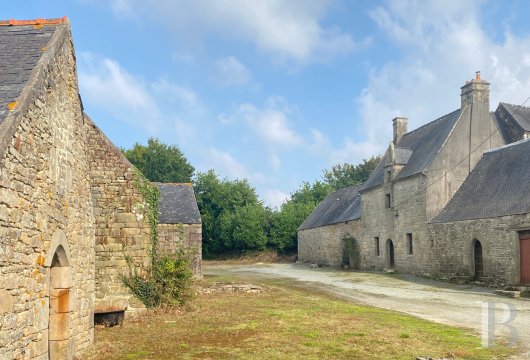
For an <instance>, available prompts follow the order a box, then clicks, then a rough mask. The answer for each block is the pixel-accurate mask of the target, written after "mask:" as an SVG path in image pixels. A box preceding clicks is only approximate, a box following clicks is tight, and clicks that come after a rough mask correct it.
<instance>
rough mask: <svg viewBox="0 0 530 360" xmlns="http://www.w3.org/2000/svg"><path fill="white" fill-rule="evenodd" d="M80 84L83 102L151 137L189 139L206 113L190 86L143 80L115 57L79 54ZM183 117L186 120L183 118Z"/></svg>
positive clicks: (195, 132) (189, 140)
mask: <svg viewBox="0 0 530 360" xmlns="http://www.w3.org/2000/svg"><path fill="white" fill-rule="evenodd" d="M78 63H79V87H80V92H81V95H82V96H83V100H84V101H85V104H86V105H87V106H89V107H91V108H98V109H101V110H103V111H105V112H107V113H109V114H110V115H111V116H112V117H114V118H115V119H117V120H119V121H121V122H123V123H126V124H130V125H134V126H136V127H139V128H141V129H143V130H146V131H147V132H148V134H149V135H150V136H162V137H164V135H168V129H170V130H171V132H170V134H172V135H173V136H170V138H173V137H175V136H176V138H177V139H178V141H179V144H184V143H186V142H192V141H193V138H194V137H195V136H196V135H197V130H196V126H197V124H196V122H197V119H200V117H201V116H203V114H204V113H205V111H206V110H205V108H204V107H203V106H202V104H201V102H200V99H199V97H198V96H197V94H196V93H195V92H194V91H193V89H191V88H189V87H186V86H183V85H179V84H175V83H172V82H170V81H168V80H166V79H160V80H158V81H155V82H146V81H144V80H143V79H142V78H141V77H139V76H137V75H135V74H132V73H130V72H129V71H127V70H126V69H124V68H123V67H122V66H121V65H120V64H119V63H118V62H117V61H116V60H113V59H109V58H106V57H103V56H97V55H94V54H92V53H87V52H84V53H83V52H82V53H80V54H79V55H78ZM184 119H185V120H184Z"/></svg>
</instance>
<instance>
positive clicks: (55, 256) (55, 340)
mask: <svg viewBox="0 0 530 360" xmlns="http://www.w3.org/2000/svg"><path fill="white" fill-rule="evenodd" d="M45 266H48V267H49V271H50V272H49V274H50V285H49V299H50V315H49V321H48V354H49V359H50V360H55V359H72V358H73V355H72V350H71V347H70V345H69V343H70V341H69V340H70V288H71V287H72V284H71V275H70V252H69V250H68V244H67V242H66V235H65V234H64V232H62V231H60V230H59V231H57V232H56V233H55V234H54V235H53V238H52V243H51V245H50V252H49V253H48V256H47V259H46V262H45Z"/></svg>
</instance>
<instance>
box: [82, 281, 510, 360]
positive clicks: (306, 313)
mask: <svg viewBox="0 0 530 360" xmlns="http://www.w3.org/2000/svg"><path fill="white" fill-rule="evenodd" d="M208 280H210V281H212V280H214V281H218V280H219V278H215V277H213V278H210V279H207V281H208ZM226 280H233V281H236V282H237V281H239V282H244V283H248V282H249V281H248V280H247V279H243V278H235V277H234V278H232V279H227V278H226V276H225V277H223V281H226ZM265 285H267V286H268V287H269V290H268V291H266V292H264V293H260V294H242V293H222V294H219V293H217V294H202V295H198V296H197V297H196V298H195V300H194V303H193V309H190V310H187V311H184V312H181V313H174V314H170V313H167V312H166V313H158V314H149V316H146V317H144V318H143V320H142V321H141V322H137V323H126V324H125V325H124V326H123V327H122V328H120V327H115V328H109V329H96V334H95V338H96V340H95V344H94V345H93V346H92V347H91V349H89V350H88V351H87V353H85V354H84V358H85V357H86V358H88V359H414V358H415V357H416V356H432V357H448V358H454V359H502V358H506V357H507V356H508V355H509V354H513V350H511V349H506V348H504V347H502V346H499V347H496V348H493V349H482V348H481V346H480V339H479V338H478V337H477V336H476V335H475V334H472V333H470V332H469V331H467V330H465V329H459V328H454V327H449V326H445V325H440V324H435V323H432V322H429V321H425V320H421V319H418V318H415V317H412V316H407V315H403V314H401V313H397V312H392V311H388V310H383V309H378V308H373V307H367V306H360V305H355V304H351V303H348V302H346V301H342V300H337V299H334V298H332V297H330V296H328V295H325V294H320V293H315V292H310V291H308V290H304V289H299V288H297V287H296V286H295V285H294V283H292V282H290V281H289V280H275V281H268V282H265Z"/></svg>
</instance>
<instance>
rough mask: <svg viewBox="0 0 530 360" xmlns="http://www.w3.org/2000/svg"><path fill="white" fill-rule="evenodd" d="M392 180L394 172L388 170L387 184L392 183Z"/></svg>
mask: <svg viewBox="0 0 530 360" xmlns="http://www.w3.org/2000/svg"><path fill="white" fill-rule="evenodd" d="M391 180H392V171H390V170H388V171H387V172H386V182H390V181H391Z"/></svg>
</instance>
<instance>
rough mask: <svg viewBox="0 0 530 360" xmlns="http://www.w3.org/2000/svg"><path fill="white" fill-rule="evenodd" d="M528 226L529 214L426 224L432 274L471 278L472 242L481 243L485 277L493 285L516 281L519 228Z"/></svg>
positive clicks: (445, 276)
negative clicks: (433, 258)
mask: <svg viewBox="0 0 530 360" xmlns="http://www.w3.org/2000/svg"><path fill="white" fill-rule="evenodd" d="M526 229H530V214H525V215H513V216H504V217H500V218H492V219H478V220H465V221H455V222H450V223H443V224H429V236H430V237H431V238H432V239H433V242H434V252H435V253H436V254H437V261H436V263H435V269H434V271H433V276H435V277H437V278H442V279H454V278H463V279H471V278H472V277H473V275H474V271H473V270H474V267H473V258H474V255H473V245H474V241H475V240H478V241H480V243H481V245H482V254H483V266H484V277H483V278H482V279H481V281H484V282H486V283H489V284H491V285H495V286H504V285H516V284H518V282H519V269H520V264H519V235H518V232H517V231H518V230H526Z"/></svg>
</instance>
